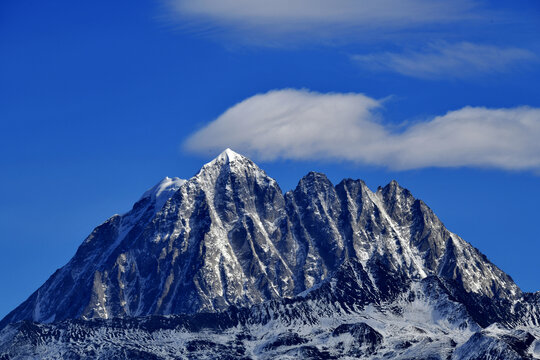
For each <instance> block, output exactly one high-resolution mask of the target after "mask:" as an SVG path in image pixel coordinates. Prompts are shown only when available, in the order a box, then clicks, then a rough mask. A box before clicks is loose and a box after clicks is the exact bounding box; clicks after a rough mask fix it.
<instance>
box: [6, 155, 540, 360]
mask: <svg viewBox="0 0 540 360" xmlns="http://www.w3.org/2000/svg"><path fill="white" fill-rule="evenodd" d="M539 305H540V293H535V294H527V293H523V292H522V291H521V290H520V289H519V288H518V287H517V286H516V284H515V283H514V282H513V281H512V279H511V278H510V277H509V276H508V275H506V274H505V273H504V272H503V271H501V270H500V269H498V268H497V267H496V266H495V265H493V264H492V263H491V262H489V260H488V259H487V258H486V257H485V256H484V255H483V254H481V253H480V252H479V251H478V250H477V249H475V248H474V247H472V246H471V245H470V244H468V243H467V242H465V241H464V240H463V239H461V238H460V237H459V236H457V235H455V234H453V233H451V232H450V231H448V230H447V229H446V228H445V227H444V225H443V224H442V222H441V221H440V220H439V219H438V218H437V216H436V215H435V214H434V213H433V212H432V211H431V210H430V209H429V207H428V206H427V205H426V204H425V203H424V202H422V201H421V200H418V199H415V198H414V197H413V196H412V194H411V193H410V192H409V191H408V190H406V189H404V188H402V187H401V186H399V185H398V183H397V182H395V181H392V182H391V183H390V184H388V185H386V186H385V187H382V188H379V189H378V190H377V191H376V192H372V191H371V190H370V189H369V188H368V187H367V186H366V185H365V183H364V182H362V181H361V180H351V179H346V180H343V181H342V182H340V183H339V184H337V185H335V186H334V185H333V184H332V183H331V182H330V181H329V180H328V179H327V178H326V176H325V175H324V174H319V173H313V172H312V173H309V174H307V175H306V176H305V177H304V178H302V179H301V180H300V182H299V183H298V186H297V187H296V189H294V190H293V191H289V192H287V193H285V194H283V192H282V191H281V189H280V188H279V186H278V184H277V183H276V181H275V180H274V179H272V178H270V177H269V176H268V175H266V173H265V172H264V171H263V170H261V169H260V168H259V167H258V166H257V165H255V164H254V163H253V162H252V161H251V160H249V159H247V158H246V157H244V156H242V155H239V154H237V153H235V152H233V151H231V150H229V149H227V150H225V151H224V152H223V153H222V154H220V155H219V156H218V157H217V158H216V159H214V160H213V161H211V162H209V163H208V164H206V165H204V166H203V167H202V168H201V170H200V171H199V172H198V173H197V174H196V175H195V176H194V177H192V178H191V179H189V180H181V179H178V178H174V179H170V178H165V179H164V180H163V181H162V182H160V183H159V184H158V185H156V186H154V187H153V188H151V189H150V190H148V191H147V192H145V193H144V195H143V196H142V197H141V199H140V200H139V201H137V202H136V203H135V205H134V206H133V209H132V210H131V211H129V212H128V213H126V214H124V215H114V216H113V217H111V218H110V219H109V220H107V221H106V222H105V223H103V224H101V225H100V226H98V227H97V228H96V229H95V230H94V231H93V232H92V234H90V236H89V237H88V238H87V239H86V240H85V241H84V242H83V244H82V245H81V246H80V247H79V249H78V250H77V253H76V254H75V256H74V257H73V258H72V259H71V260H70V262H69V263H68V264H66V265H65V266H64V267H62V268H61V269H59V270H58V271H56V272H55V273H54V274H53V275H52V276H51V277H50V278H49V280H47V282H46V283H45V284H44V285H43V286H41V287H40V288H39V289H38V290H37V291H36V292H35V293H34V294H32V295H31V296H30V297H29V298H28V299H27V300H26V301H25V302H24V303H22V304H21V305H20V306H19V307H17V308H16V309H15V310H13V311H12V312H11V313H10V314H8V315H7V316H6V317H5V318H4V319H3V320H2V321H1V322H0V328H4V329H3V330H2V332H1V333H0V354H6V356H14V354H15V355H17V354H19V355H21V354H24V355H21V356H23V357H24V356H29V357H32V356H35V354H40V353H41V354H44V353H47V354H49V355H50V356H51V357H57V356H60V355H59V354H61V356H60V357H64V358H69V357H70V356H68V355H67V354H72V355H73V358H78V357H77V356H82V355H84V352H82V353H81V352H80V350H78V349H80V348H83V347H84V348H92V349H94V350H95V356H94V357H100V356H102V357H104V358H110V357H114V356H117V355H118V354H122V351H124V352H123V354H128V353H130V352H132V353H130V354H132V355H130V356H128V355H125V356H127V357H136V356H138V355H136V354H142V355H140V356H143V357H147V356H150V355H149V354H151V355H152V356H154V357H155V358H169V357H175V356H180V357H182V356H188V355H189V354H190V353H191V354H192V355H193V354H196V355H194V356H195V357H197V358H200V357H205V356H207V357H209V358H213V355H212V354H214V355H215V354H216V351H217V353H220V354H221V355H220V356H219V357H225V358H226V356H229V357H230V358H242V357H248V358H249V357H261V358H265V357H268V358H272V357H275V356H278V355H279V356H280V357H287V356H290V357H298V356H300V357H306V358H309V357H312V358H325V357H326V358H343V357H357V356H363V357H366V358H369V357H372V358H382V357H384V356H386V357H391V358H403V359H405V358H422V357H423V358H429V357H430V356H438V357H437V358H449V357H454V358H471V359H473V358H482V357H474V356H472V355H470V354H471V351H472V350H471V349H475V351H476V354H477V355H478V354H480V355H481V354H484V353H485V354H491V356H492V358H494V359H498V358H501V359H502V358H508V359H510V358H527V357H529V358H530V357H535V356H540V330H539V326H540V306H539ZM163 315H170V316H166V317H163ZM78 319H80V320H78ZM21 321H22V322H21ZM31 322H38V323H41V324H32V323H31ZM15 323H16V324H15ZM49 323H52V324H49ZM8 324H11V325H8ZM110 337H114V338H115V339H116V342H117V344H116V345H114V346H113V345H111V346H110V347H107V346H105V347H103V346H102V345H103V343H104V342H108V341H110ZM100 344H101V345H100ZM190 349H191V350H190ZM219 349H221V350H220V351H221V352H220V351H219ZM117 352H118V354H117ZM10 354H11V355H10ZM32 354H34V355H32ZM81 354H82V355H81ZM115 354H116V355H115ZM173 354H176V355H173ZM384 354H386V355H384ZM388 354H390V355H388ZM225 355H226V356H225ZM473 355H474V354H473ZM480 355H479V356H480ZM118 356H121V355H118ZM471 356H472V357H471ZM0 358H1V355H0Z"/></svg>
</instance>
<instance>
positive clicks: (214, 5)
mask: <svg viewBox="0 0 540 360" xmlns="http://www.w3.org/2000/svg"><path fill="white" fill-rule="evenodd" d="M165 3H166V4H167V5H168V8H169V9H171V13H172V15H173V16H174V17H175V18H176V19H177V20H180V22H182V23H186V22H187V23H190V24H191V26H192V27H194V28H196V27H197V26H198V27H200V28H202V29H204V28H209V27H210V28H215V27H219V28H220V29H221V30H222V31H223V32H224V33H227V34H229V35H233V36H234V37H237V38H243V39H244V40H245V39H248V41H257V38H259V39H260V40H263V39H264V41H268V38H276V37H278V38H282V39H283V38H284V39H289V38H290V37H291V36H293V37H304V40H305V39H314V38H317V37H321V36H322V37H325V38H336V37H339V36H342V35H343V34H348V36H362V33H363V32H369V33H371V34H373V30H377V31H379V30H381V29H388V30H392V31H393V30H397V29H406V28H414V27H418V26H422V25H426V24H448V23H454V22H461V21H464V20H470V19H478V18H479V17H480V15H479V11H477V4H476V3H477V2H476V1H473V0H456V1H452V2H447V1H433V0H364V1H357V0H334V1H328V0H274V1H270V2H269V1H264V0H198V1H189V0H166V2H165ZM369 36H371V35H369Z"/></svg>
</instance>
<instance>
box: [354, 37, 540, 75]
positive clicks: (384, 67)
mask: <svg viewBox="0 0 540 360" xmlns="http://www.w3.org/2000/svg"><path fill="white" fill-rule="evenodd" d="M352 58H353V60H354V61H355V62H357V63H358V64H359V65H360V66H362V67H364V68H367V69H370V70H375V71H389V72H395V73H399V74H402V75H405V76H412V77H417V78H425V79H439V78H469V77H472V76H476V75H483V74H492V73H499V72H505V71H510V70H513V69H516V68H517V67H519V66H522V65H524V64H527V63H530V62H533V61H537V60H538V57H537V56H536V55H535V54H534V53H533V52H531V51H529V50H526V49H520V48H515V47H497V46H492V45H482V44H473V43H469V42H461V43H456V44H448V43H439V44H432V45H430V46H428V47H427V48H425V49H423V50H420V51H410V50H409V51H404V52H401V53H396V52H382V53H375V54H366V55H354V56H353V57H352Z"/></svg>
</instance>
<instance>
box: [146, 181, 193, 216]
mask: <svg viewBox="0 0 540 360" xmlns="http://www.w3.org/2000/svg"><path fill="white" fill-rule="evenodd" d="M185 182H186V180H184V179H180V178H178V177H173V178H170V177H168V176H166V177H165V178H164V179H163V180H161V181H160V182H159V183H157V184H156V185H154V186H152V187H151V188H150V189H148V190H147V191H146V192H145V193H144V194H143V195H142V196H141V199H144V198H147V197H150V198H152V200H154V201H155V208H156V209H161V208H162V207H163V205H164V204H165V202H166V201H167V200H169V199H170V198H171V197H172V195H173V194H174V193H175V192H176V191H178V189H180V186H182V185H184V184H185Z"/></svg>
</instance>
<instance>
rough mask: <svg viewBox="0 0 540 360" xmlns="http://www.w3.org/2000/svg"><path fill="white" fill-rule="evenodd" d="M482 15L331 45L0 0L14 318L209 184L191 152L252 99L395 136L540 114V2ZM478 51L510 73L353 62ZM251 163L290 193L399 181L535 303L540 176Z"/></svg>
mask: <svg viewBox="0 0 540 360" xmlns="http://www.w3.org/2000/svg"><path fill="white" fill-rule="evenodd" d="M229 2H231V1H229ZM345 2H346V1H345ZM179 3H181V1H179ZM481 5H482V6H481V9H480V10H481V11H480V10H475V13H474V15H475V16H473V17H472V18H473V19H472V20H467V21H465V22H463V21H455V20H453V21H449V22H448V23H447V24H444V25H443V26H436V24H420V25H414V26H404V27H401V28H385V27H384V26H381V27H374V26H373V25H369V26H367V29H368V30H365V28H362V29H361V30H358V29H356V28H355V29H354V30H351V29H350V28H347V29H345V30H343V29H341V30H339V31H337V32H335V33H332V32H330V33H326V32H325V33H324V34H321V33H319V32H318V31H320V29H319V28H316V25H313V24H308V25H306V26H307V28H308V29H307V30H306V29H303V28H299V29H296V28H294V27H293V28H292V29H285V30H281V31H280V32H278V33H273V31H274V30H271V31H270V30H268V29H262V30H261V29H259V28H257V26H252V27H251V28H249V29H247V30H246V29H243V28H242V27H241V26H237V25H235V24H234V21H236V20H234V21H232V20H231V21H229V20H227V21H221V22H220V20H219V19H218V20H216V19H214V18H211V17H209V18H208V19H205V22H204V24H201V23H200V22H198V21H195V20H197V19H195V20H193V19H190V18H189V16H190V15H189V13H188V14H187V15H186V12H184V13H183V14H180V15H178V14H175V13H174V11H173V10H171V9H170V8H169V7H167V6H165V5H164V3H163V2H159V1H151V0H144V1H137V2H132V1H113V2H110V1H92V2H78V1H75V2H74V1H52V0H51V1H24V0H23V1H15V0H13V1H10V0H8V1H3V2H1V3H0V155H1V156H0V169H1V171H2V176H1V177H0V198H1V201H0V286H1V289H2V290H1V293H2V296H0V317H3V316H4V315H5V314H7V312H9V311H10V310H11V309H13V308H14V307H15V306H16V305H18V304H19V303H20V302H22V301H23V300H25V299H26V298H27V297H28V296H29V295H30V294H31V293H32V292H33V291H34V290H36V289H37V288H38V287H39V286H40V285H41V284H42V283H43V282H44V281H45V280H46V279H47V278H48V277H49V276H50V275H51V274H52V273H53V272H54V271H55V269H57V268H59V267H61V266H63V265H64V264H65V263H66V262H67V261H68V260H69V259H70V258H71V256H72V255H73V254H74V253H75V251H76V249H77V247H78V245H79V244H80V243H81V242H82V241H83V240H84V238H85V237H86V236H87V235H88V234H89V233H90V232H91V231H92V229H93V228H94V227H95V226H97V225H99V224H100V223H101V222H103V221H104V220H106V219H107V218H108V217H109V216H111V215H113V214H115V213H123V212H126V211H127V210H129V209H130V207H131V205H132V204H133V203H134V202H135V201H136V200H137V199H138V198H139V196H140V195H141V194H142V193H143V192H144V191H145V190H146V189H147V188H149V187H151V186H153V185H154V184H155V183H157V182H158V181H159V180H160V179H161V178H163V177H165V176H178V177H181V178H189V177H191V176H192V175H193V174H194V173H195V172H197V170H198V169H199V168H200V166H202V164H204V163H205V162H206V161H208V160H210V158H211V156H201V155H197V153H193V152H189V151H187V150H185V147H183V146H182V144H183V143H184V141H185V140H186V139H187V138H188V137H189V136H191V135H192V134H193V133H194V132H195V131H197V130H199V129H201V128H203V127H204V126H206V125H207V124H209V123H210V122H212V121H213V120H215V119H216V118H217V117H219V116H220V115H221V114H222V113H223V112H224V111H225V110H227V109H228V108H230V107H231V106H233V105H234V104H236V103H239V102H241V101H243V100H245V99H247V98H249V97H251V96H253V95H255V94H258V93H266V92H268V91H270V90H274V89H278V90H279V89H285V88H293V89H309V90H310V91H313V92H318V93H349V92H352V93H363V94H365V95H366V96H369V97H370V98H374V99H383V98H386V97H390V98H389V99H388V100H386V102H385V105H384V109H382V110H381V116H383V117H384V119H385V120H384V121H386V122H387V123H388V124H401V123H403V122H411V121H412V122H417V121H422V120H424V119H429V118H432V117H434V116H437V115H444V114H445V113H446V112H448V111H451V110H458V109H461V108H463V107H465V106H472V107H488V108H496V109H500V108H516V107H518V106H522V105H525V106H529V107H531V108H533V109H536V108H539V107H540V96H539V94H540V85H539V84H540V66H538V65H539V63H538V59H537V58H536V56H537V54H540V52H539V49H540V41H539V38H538V34H539V33H540V20H539V19H540V15H539V14H540V4H538V2H537V1H516V2H512V5H511V6H512V7H511V8H508V6H510V5H508V4H506V2H503V1H496V2H490V3H489V4H487V3H484V4H482V3H481ZM504 6H506V8H504ZM476 11H477V12H476ZM469 15H470V14H469ZM253 21H255V22H256V21H258V19H257V18H256V19H255V20H253ZM272 21H275V19H273V20H272ZM188 22H189V24H190V25H189V26H186V25H185V24H186V23H188ZM212 22H213V23H212ZM193 23H194V24H193ZM271 25H272V24H270V25H269V26H271ZM361 25H362V24H361ZM235 26H236V27H235ZM310 27H312V28H310ZM313 28H315V29H313ZM208 29H210V30H208ZM310 31H312V32H313V34H314V35H313V37H312V38H310V37H309V33H310ZM360 31H362V32H363V34H364V35H362V36H352V35H350V33H355V34H356V32H360ZM246 33H249V35H250V37H249V38H247V37H246ZM298 34H300V35H298ZM306 34H308V35H306ZM254 39H255V40H254ZM291 39H292V40H291ZM321 39H322V40H321ZM464 42H466V43H471V44H481V45H482V46H489V47H492V48H493V49H502V50H501V54H502V55H501V57H505V56H507V57H508V58H509V60H508V62H509V63H508V64H502V65H500V66H499V65H497V66H495V67H493V68H492V67H490V66H491V65H490V63H492V62H491V61H490V59H480V60H481V61H482V65H474V64H475V63H474V62H473V63H470V64H469V63H467V61H469V60H467V61H465V62H464V63H460V62H459V61H457V65H455V66H454V65H452V66H451V67H450V68H449V69H447V70H445V71H442V73H436V74H435V75H428V76H423V75H422V74H418V73H413V74H403V73H400V72H399V71H393V70H391V69H390V70H389V69H382V70H381V69H380V68H379V69H377V68H376V67H373V66H362V64H359V63H358V62H357V61H355V60H354V55H358V54H364V55H365V54H383V53H398V54H409V55H410V53H411V52H420V53H422V52H425V51H427V52H430V51H431V52H437V51H439V52H442V51H441V50H440V49H441V47H442V48H444V47H452V44H462V43H464ZM510 48H512V49H518V50H516V51H517V52H515V53H516V54H517V55H516V56H515V57H513V56H514V55H512V54H513V52H512V53H511V52H510V51H506V50H508V49H510ZM426 49H427V50H426ZM482 49H483V48H480V50H482ZM505 49H506V50H505ZM512 51H514V50H512ZM481 52H482V53H483V51H481ZM480 56H482V55H480ZM383 59H385V58H383ZM386 59H387V58H386ZM471 61H472V60H471ZM471 64H473V65H471ZM460 66H461V67H463V68H462V69H461V68H460ZM467 67H468V69H467ZM471 67H472V70H473V71H471ZM394 70H395V69H394ZM460 72H462V73H465V74H466V76H461V75H459V74H460ZM533 120H534V121H536V120H538V119H536V120H535V119H533ZM539 141H540V140H539ZM233 145H234V144H233ZM233 145H231V147H232V148H233V149H234V150H237V151H238V152H242V149H235V147H234V146H233ZM426 151H427V150H426ZM534 151H535V150H534V149H533V150H532V152H531V153H530V156H531V157H534V156H536V157H538V156H539V155H540V154H538V153H534ZM248 152H249V151H248ZM215 155H217V153H216V154H215ZM247 155H250V154H249V153H248V154H247ZM254 160H255V161H256V162H257V163H258V164H259V165H260V166H261V167H262V168H263V169H265V170H266V171H267V173H268V174H269V175H270V176H272V177H274V178H275V179H276V180H278V182H279V184H280V185H281V187H282V189H283V190H284V191H287V190H290V189H292V188H293V187H294V186H295V185H296V183H297V182H298V180H299V179H300V178H301V177H302V176H303V175H305V174H306V173H307V172H308V171H310V170H315V171H321V172H325V173H326V174H327V175H328V176H329V178H330V179H331V180H332V181H333V182H335V183H337V182H339V181H340V180H341V179H342V178H346V177H350V178H361V179H364V180H365V181H366V182H367V184H368V185H369V186H370V187H371V188H372V189H373V190H375V189H376V187H377V186H378V185H385V184H386V183H388V182H389V181H390V180H391V179H396V180H397V181H398V182H399V183H400V184H402V185H403V186H405V187H407V188H408V189H410V190H411V191H412V193H413V194H414V195H415V196H416V197H419V198H421V199H423V200H424V201H425V202H426V203H427V204H428V205H429V206H430V207H431V208H432V209H433V210H434V211H435V212H436V214H438V216H439V217H440V218H441V219H442V221H443V222H444V223H445V224H446V226H447V227H448V228H449V229H450V230H451V231H453V232H455V233H457V234H458V235H460V236H461V237H463V238H464V239H465V240H467V241H469V242H470V243H472V244H473V245H474V246H476V247H477V248H479V249H480V250H481V251H482V252H483V253H485V254H486V255H487V256H488V258H489V259H490V260H491V261H493V262H494V263H495V264H496V265H498V266H499V267H500V268H502V269H503V270H504V271H505V272H507V273H508V274H509V275H511V276H512V278H513V279H514V280H515V281H516V282H517V284H518V285H519V286H520V287H521V288H522V289H524V290H526V291H537V290H540V280H539V279H540V265H539V261H538V256H539V253H540V235H539V234H538V225H539V224H540V221H539V215H540V211H539V207H538V204H539V203H540V186H539V185H540V177H539V174H540V172H539V167H538V166H537V165H532V166H530V168H525V169H521V170H506V169H504V168H501V167H497V166H492V167H487V168H486V167H485V166H481V165H480V166H477V167H475V166H468V167H452V168H444V167H443V168H439V167H437V165H436V164H435V166H426V167H420V168H417V169H413V170H401V171H398V170H392V169H393V167H392V166H385V164H380V165H365V164H363V163H355V162H351V161H349V160H347V159H339V158H335V159H333V160H328V159H327V160H324V161H319V160H317V159H316V158H313V159H307V160H295V159H283V158H280V159H277V160H275V161H258V160H257V158H254Z"/></svg>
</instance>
